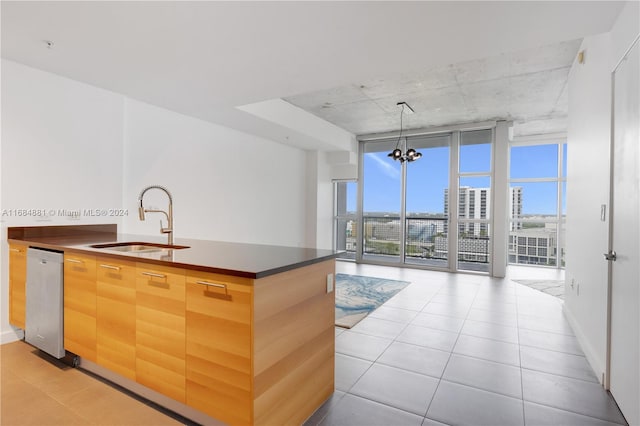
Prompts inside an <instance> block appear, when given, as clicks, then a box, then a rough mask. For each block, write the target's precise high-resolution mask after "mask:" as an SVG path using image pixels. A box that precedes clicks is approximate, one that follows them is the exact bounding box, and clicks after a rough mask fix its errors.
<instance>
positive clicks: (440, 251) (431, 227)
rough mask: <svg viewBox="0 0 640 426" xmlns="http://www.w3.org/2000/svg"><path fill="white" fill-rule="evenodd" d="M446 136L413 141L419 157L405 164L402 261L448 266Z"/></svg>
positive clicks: (447, 162) (447, 141)
mask: <svg viewBox="0 0 640 426" xmlns="http://www.w3.org/2000/svg"><path fill="white" fill-rule="evenodd" d="M449 139H450V138H449V136H448V135H447V136H446V137H432V138H425V139H423V140H420V141H419V142H418V141H416V142H414V143H413V144H412V145H411V146H414V147H416V148H417V149H418V150H419V151H420V152H421V153H422V158H421V159H420V160H418V161H415V162H412V163H410V164H408V165H407V184H406V187H407V196H406V222H405V235H406V242H405V262H407V263H412V264H420V265H429V266H435V267H440V268H446V267H448V240H447V231H448V218H447V212H446V207H445V197H446V194H447V190H448V188H449V155H450V148H449Z"/></svg>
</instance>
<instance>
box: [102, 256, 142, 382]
mask: <svg viewBox="0 0 640 426" xmlns="http://www.w3.org/2000/svg"><path fill="white" fill-rule="evenodd" d="M96 343H97V344H96V348H97V353H96V355H97V358H96V362H97V363H98V364H99V365H101V366H103V367H105V368H108V369H109V370H111V371H113V372H115V373H118V374H120V375H122V376H124V377H126V378H128V379H131V380H135V379H136V264H135V263H134V262H128V261H123V260H120V259H118V260H114V259H113V258H108V257H100V256H98V257H96Z"/></svg>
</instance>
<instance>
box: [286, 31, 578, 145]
mask: <svg viewBox="0 0 640 426" xmlns="http://www.w3.org/2000/svg"><path fill="white" fill-rule="evenodd" d="M580 42H581V40H571V41H566V42H561V43H556V44H553V45H549V46H542V47H538V48H533V49H526V50H521V51H518V52H514V53H505V54H501V55H498V56H492V57H488V58H484V59H476V60H472V61H465V62H459V63H456V64H450V65H445V66H440V67H436V68H432V69H428V70H425V71H423V72H413V73H405V74H401V75H397V76H394V77H391V78H388V79H383V78H379V79H371V80H365V81H361V82H358V83H355V84H351V85H348V86H341V87H336V88H332V89H329V90H320V91H316V92H312V93H307V94H301V95H297V96H291V97H287V98H285V100H286V101H288V102H290V103H292V104H293V105H296V106H298V107H300V108H302V109H304V110H306V111H308V112H311V113H312V114H315V115H317V116H318V117H320V118H322V119H324V120H327V121H329V122H331V123H333V124H335V125H336V126H338V127H341V128H343V129H345V130H348V131H349V132H351V133H353V134H356V135H362V134H372V133H385V132H390V131H396V130H398V129H399V128H400V115H399V112H398V107H397V106H396V104H397V102H399V101H405V102H407V103H408V104H409V105H411V107H412V108H413V109H414V111H415V113H414V114H411V115H408V116H405V117H404V120H403V128H405V129H419V128H429V127H434V126H446V125H454V124H462V123H473V122H481V121H487V120H509V121H511V120H512V121H513V122H514V131H513V133H514V136H525V135H527V136H528V135H535V134H545V133H557V132H563V131H565V130H566V124H567V114H568V111H567V108H568V99H567V82H568V75H569V70H570V68H571V65H572V63H573V60H574V58H575V57H576V54H577V52H578V49H579V47H580Z"/></svg>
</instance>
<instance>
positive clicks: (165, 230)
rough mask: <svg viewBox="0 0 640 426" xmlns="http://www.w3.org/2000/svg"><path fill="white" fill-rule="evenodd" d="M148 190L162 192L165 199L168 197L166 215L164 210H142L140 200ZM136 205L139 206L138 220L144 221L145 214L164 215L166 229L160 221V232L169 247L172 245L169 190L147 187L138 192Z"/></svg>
mask: <svg viewBox="0 0 640 426" xmlns="http://www.w3.org/2000/svg"><path fill="white" fill-rule="evenodd" d="M150 189H159V190H161V191H164V192H165V194H167V197H169V211H168V213H167V212H165V211H164V210H155V209H145V208H144V204H143V203H142V200H143V198H144V194H145V193H146V192H147V191H148V190H150ZM138 203H139V204H140V205H139V206H138V215H139V217H140V220H144V219H145V213H162V214H164V216H165V217H166V218H167V227H166V228H165V227H163V226H162V220H160V232H161V233H163V234H167V237H168V239H169V245H173V197H171V193H170V192H169V190H168V189H167V188H165V187H164V186H160V185H151V186H147V187H146V188H144V189H143V190H142V191H140V195H138Z"/></svg>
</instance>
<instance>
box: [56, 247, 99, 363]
mask: <svg viewBox="0 0 640 426" xmlns="http://www.w3.org/2000/svg"><path fill="white" fill-rule="evenodd" d="M64 348H65V349H66V350H68V351H71V352H73V353H74V354H76V355H79V356H81V357H82V358H84V359H87V360H89V361H93V362H96V359H97V358H96V258H95V256H87V255H79V254H72V253H71V254H70V253H65V255H64Z"/></svg>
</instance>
